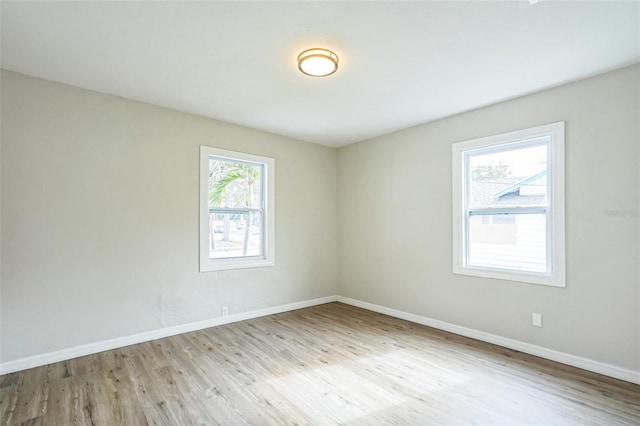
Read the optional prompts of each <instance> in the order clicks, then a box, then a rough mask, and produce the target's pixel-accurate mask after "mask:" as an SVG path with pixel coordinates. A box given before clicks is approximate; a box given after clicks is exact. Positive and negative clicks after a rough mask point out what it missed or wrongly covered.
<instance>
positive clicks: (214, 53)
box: [1, 0, 640, 146]
mask: <svg viewBox="0 0 640 426" xmlns="http://www.w3.org/2000/svg"><path fill="white" fill-rule="evenodd" d="M1 8H2V9H1V13H2V16H1V18H2V20H1V24H2V40H1V49H2V55H1V64H2V67H3V68H5V69H9V70H13V71H17V72H21V73H24V74H28V75H32V76H37V77H42V78H45V79H49V80H53V81H58V82H62V83H67V84H71V85H74V86H79V87H84V88H87V89H92V90H97V91H100V92H105V93H110V94H114V95H118V96H123V97H127V98H131V99H136V100H140V101H144V102H149V103H152V104H156V105H161V106H165V107H168V108H174V109H177V110H181V111H187V112H191V113H196V114H200V115H204V116H207V117H213V118H216V119H219V120H224V121H229V122H233V123H238V124H242V125H245V126H248V127H254V128H258V129H263V130H267V131H270V132H273V133H278V134H281V135H286V136H291V137H293V138H296V139H300V140H305V141H310V142H316V143H321V144H325V145H329V146H342V145H346V144H349V143H353V142H357V141H360V140H364V139H368V138H371V137H374V136H378V135H381V134H385V133H389V132H392V131H394V130H398V129H401V128H405V127H409V126H412V125H416V124H419V123H424V122H427V121H431V120H435V119H438V118H442V117H445V116H449V115H453V114H456V113H459V112H462V111H467V110H470V109H473V108H477V107H480V106H484V105H488V104H492V103H496V102H499V101H501V100H505V99H509V98H513V97H517V96H521V95H523V94H527V93H531V92H534V91H538V90H540V89H544V88H548V87H552V86H556V85H559V84H562V83H565V82H568V81H572V80H577V79H580V78H584V77H587V76H591V75H594V74H598V73H601V72H604V71H608V70H612V69H615V68H619V67H622V66H625V65H629V64H632V63H636V62H638V61H640V2H639V1H625V2H614V1H596V2H587V1H553V0H544V1H541V2H539V3H537V4H535V5H533V6H531V5H530V4H529V2H528V1H527V0H514V1H502V2H488V1H469V2H460V1H421V2H403V1H390V2H374V1H369V2H365V1H361V2H345V1H340V2H324V1H323V2H303V1H294V2H280V1H261V2H243V1H234V2H218V1H215V2H214V1H209V2H155V1H143V2H26V1H23V2H11V1H3V2H2V4H1ZM310 47H327V48H330V49H332V50H334V51H335V52H336V53H337V54H338V56H339V57H340V69H339V70H338V72H337V73H336V74H334V75H333V76H330V77H327V78H311V77H307V76H304V75H303V74H301V73H300V72H299V71H298V69H297V65H296V56H297V55H298V53H299V52H301V51H302V50H304V49H307V48H310Z"/></svg>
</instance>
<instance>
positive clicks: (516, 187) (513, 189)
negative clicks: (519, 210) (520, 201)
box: [493, 170, 547, 200]
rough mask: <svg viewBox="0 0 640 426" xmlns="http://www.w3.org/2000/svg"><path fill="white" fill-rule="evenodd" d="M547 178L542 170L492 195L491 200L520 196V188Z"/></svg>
mask: <svg viewBox="0 0 640 426" xmlns="http://www.w3.org/2000/svg"><path fill="white" fill-rule="evenodd" d="M546 176H547V171H546V170H543V171H541V172H540V173H537V174H535V175H532V176H529V177H526V178H524V179H522V180H521V181H520V182H516V183H514V184H513V185H511V186H509V187H507V188H505V189H503V190H502V191H498V192H496V193H495V194H493V199H494V200H497V199H498V198H500V197H503V196H506V195H510V194H511V195H513V194H518V195H520V188H522V187H523V186H525V185H529V184H532V183H533V182H535V181H537V180H539V179H541V178H543V177H546Z"/></svg>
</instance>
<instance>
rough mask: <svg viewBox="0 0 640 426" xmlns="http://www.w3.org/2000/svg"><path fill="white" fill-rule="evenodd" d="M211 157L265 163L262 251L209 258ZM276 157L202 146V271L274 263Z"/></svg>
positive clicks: (200, 240)
mask: <svg viewBox="0 0 640 426" xmlns="http://www.w3.org/2000/svg"><path fill="white" fill-rule="evenodd" d="M209 156H215V157H220V158H226V159H229V160H230V161H243V162H250V163H257V164H261V165H263V179H262V186H263V191H264V193H263V200H264V203H265V205H264V208H263V209H262V210H263V212H264V226H263V230H262V232H263V254H262V255H261V256H244V257H233V258H222V259H210V258H209ZM274 189H275V160H274V159H273V158H269V157H262V156H259V155H253V154H247V153H244V152H236V151H228V150H224V149H219V148H213V147H210V146H204V145H201V146H200V194H199V195H200V227H199V234H200V235H199V252H200V253H199V257H200V272H209V271H224V270H230V269H244V268H259V267H265V266H273V265H275V215H274V214H275V192H274Z"/></svg>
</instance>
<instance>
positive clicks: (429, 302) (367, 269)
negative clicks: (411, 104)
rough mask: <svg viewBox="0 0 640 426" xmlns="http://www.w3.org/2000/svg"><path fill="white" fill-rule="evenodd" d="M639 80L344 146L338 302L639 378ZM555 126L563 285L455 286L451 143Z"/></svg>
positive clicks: (464, 282)
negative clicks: (559, 147) (537, 317)
mask: <svg viewBox="0 0 640 426" xmlns="http://www.w3.org/2000/svg"><path fill="white" fill-rule="evenodd" d="M639 82H640V67H638V66H633V67H628V68H625V69H622V70H618V71H615V72H611V73H608V74H604V75H601V76H597V77H595V78H591V79H587V80H583V81H580V82H576V83H572V84H567V85H565V86H562V87H559V88H555V89H551V90H548V91H544V92H540V93H537V94H533V95H529V96H525V97H522V98H518V99H515V100H511V101H508V102H504V103H501V104H498V105H494V106H490V107H487V108H482V109H479V110H475V111H472V112H469V113H465V114H461V115H458V116H454V117H451V118H448V119H444V120H440V121H437V122H432V123H429V124H425V125H422V126H417V127H413V128H410V129H406V130H403V131H400V132H397V133H394V134H390V135H387V136H383V137H379V138H376V139H373V140H370V141H366V142H362V143H359V144H355V145H351V146H347V147H344V148H340V149H339V151H338V183H339V186H338V259H339V260H338V277H339V282H338V294H340V295H341V296H345V297H350V298H354V299H359V300H362V301H365V302H369V303H374V304H378V305H382V306H385V307H389V308H394V309H398V310H401V311H405V312H409V313H413V314H417V315H422V316H425V317H429V318H433V319H437V320H441V321H446V322H449V323H452V324H456V325H460V326H465V327H469V328H472V329H476V330H480V331H484V332H488V333H493V334H496V335H499V336H503V337H507V338H511V339H515V340H520V341H524V342H528V343H531V344H535V345H539V346H542V347H546V348H549V349H554V350H558V351H561V352H565V353H568V354H574V355H578V356H582V357H586V358H590V359H593V360H596V361H601V362H605V363H609V364H612V365H615V366H619V367H622V368H628V369H633V370H636V371H637V370H640V273H639V269H638V264H639V263H640V252H639V244H640V238H638V236H639V235H640V234H639V232H640V230H639V220H640V219H639V218H638V217H637V215H636V216H635V217H634V214H633V212H636V213H637V212H638V209H639V208H640V197H639V195H640V173H639V161H638V159H639V158H640V152H639V146H640V130H639V122H640V84H639ZM425 96H428V94H425ZM556 121H566V232H567V264H566V266H567V287H566V288H553V287H545V286H540V285H534V284H522V283H514V282H509V281H501V280H495V279H483V278H474V277H468V276H460V275H454V274H453V273H452V272H451V271H452V242H451V238H452V237H451V233H452V229H451V228H452V224H451V221H452V212H451V144H452V143H454V142H459V141H464V140H469V139H474V138H479V137H483V136H489V135H494V134H499V133H503V132H508V131H512V130H519V129H524V128H528V127H532V126H537V125H542V124H547V123H552V122H556ZM607 210H621V211H627V212H630V213H631V214H628V215H625V216H622V217H607V216H606V214H605V212H606V211H607ZM532 312H539V313H542V314H543V322H544V327H543V328H534V327H532V326H531V313H532Z"/></svg>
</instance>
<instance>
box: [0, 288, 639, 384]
mask: <svg viewBox="0 0 640 426" xmlns="http://www.w3.org/2000/svg"><path fill="white" fill-rule="evenodd" d="M336 301H337V302H342V303H345V304H347V305H352V306H357V307H359V308H363V309H367V310H369V311H373V312H379V313H381V314H385V315H389V316H392V317H395V318H400V319H404V320H407V321H411V322H415V323H417V324H422V325H426V326H428V327H433V328H437V329H439V330H444V331H448V332H450V333H454V334H459V335H461V336H465V337H470V338H472V339H476V340H481V341H483V342H487V343H493V344H495V345H498V346H502V347H505V348H509V349H514V350H517V351H520V352H524V353H527V354H530V355H535V356H539V357H540V358H546V359H550V360H552V361H557V362H560V363H562V364H567V365H571V366H573V367H578V368H582V369H583V370H588V371H593V372H594V373H599V374H604V375H605V376H609V377H613V378H616V379H620V380H625V381H627V382H631V383H637V384H640V371H634V370H628V369H625V368H621V367H616V366H614V365H610V364H606V363H603V362H599V361H594V360H591V359H588V358H583V357H579V356H575V355H570V354H566V353H564V352H559V351H555V350H553V349H547V348H544V347H542V346H537V345H532V344H530V343H525V342H521V341H519V340H513V339H508V338H506V337H501V336H497V335H495V334H491V333H486V332H484V331H479V330H474V329H472V328H467V327H462V326H459V325H455V324H450V323H447V322H444V321H440V320H436V319H432V318H428V317H423V316H420V315H415V314H410V313H408V312H403V311H399V310H396V309H391V308H387V307H384V306H380V305H375V304H373V303H368V302H363V301H360V300H356V299H351V298H348V297H342V296H327V297H321V298H319V299H312V300H305V301H302V302H295V303H288V304H286V305H280V306H274V307H271V308H265V309H259V310H256V311H250V312H243V313H240V314H233V315H229V316H227V317H217V318H211V319H208V320H204V321H197V322H191V323H187V324H181V325H176V326H172V327H166V328H161V329H157V330H151V331H147V332H143V333H138V334H133V335H130V336H125V337H118V338H115V339H110V340H104V341H101V342H95V343H89V344H86V345H80V346H76V347H73V348H69V349H63V350H60V351H56V352H49V353H45V354H41V355H36V356H32V357H28V358H22V359H17V360H15V361H9V362H5V363H1V364H0V374H8V373H13V372H15V371H20V370H26V369H28V368H33V367H40V366H42V365H46V364H51V363H54V362H59V361H66V360H68V359H73V358H77V357H80V356H85V355H91V354H95V353H98V352H103V351H108V350H111V349H117V348H122V347H124V346H129V345H135V344H136V343H143V342H148V341H151V340H156V339H162V338H163V337H169V336H175V335H176V334H182V333H188V332H190V331H196V330H202V329H205V328H209V327H215V326H218V325H223V324H230V323H233V322H238V321H244V320H248V319H252V318H258V317H263V316H267V315H273V314H279V313H282V312H288V311H295V310H296V309H302V308H308V307H311V306H316V305H322V304H325V303H331V302H336Z"/></svg>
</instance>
